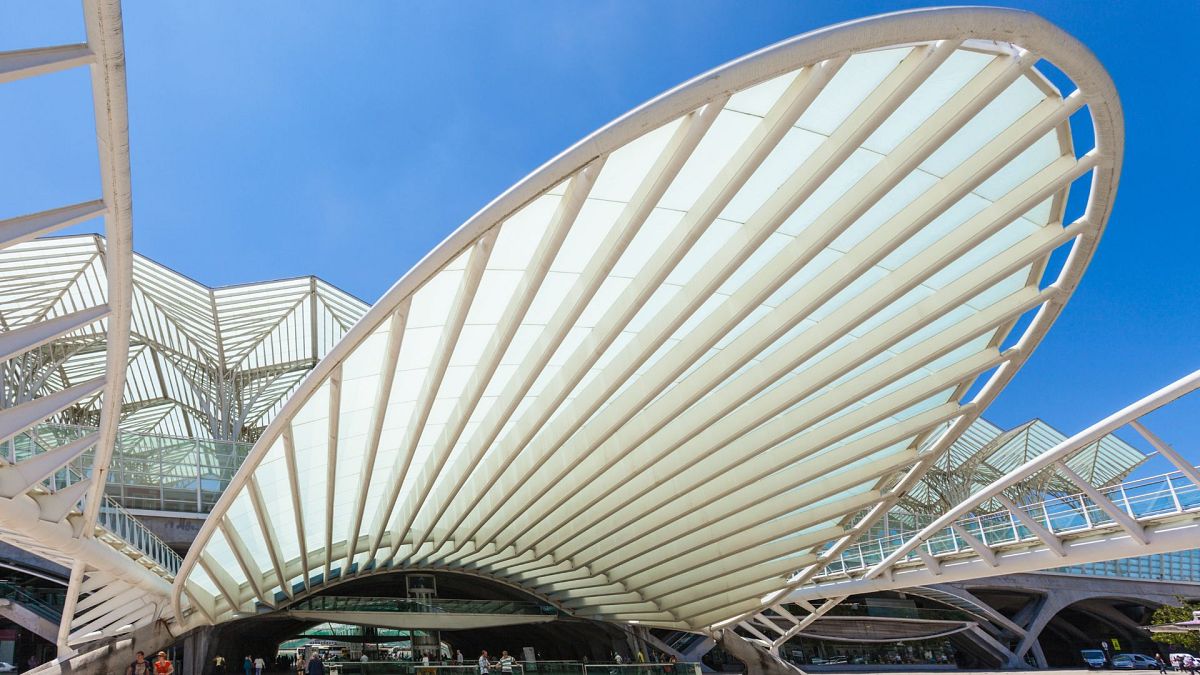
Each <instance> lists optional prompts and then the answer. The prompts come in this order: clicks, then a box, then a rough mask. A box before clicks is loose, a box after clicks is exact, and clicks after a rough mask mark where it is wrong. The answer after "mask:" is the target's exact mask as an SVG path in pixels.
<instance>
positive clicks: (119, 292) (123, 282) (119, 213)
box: [0, 0, 171, 653]
mask: <svg viewBox="0 0 1200 675" xmlns="http://www.w3.org/2000/svg"><path fill="white" fill-rule="evenodd" d="M83 16H84V21H83V23H84V27H85V30H86V34H87V43H86V44H80V45H67V46H63V47H53V48H46V49H33V50H26V51H23V52H8V53H4V54H0V82H8V81H11V80H15V79H19V78H22V77H37V76H40V75H44V74H46V73H51V72H55V71H58V70H62V69H65V68H74V67H79V66H84V65H87V66H88V67H89V68H90V71H91V88H92V94H93V107H94V118H95V130H96V142H97V149H98V159H99V166H100V178H101V198H100V199H98V200H95V201H91V202H86V203H83V204H77V205H72V206H65V207H62V208H58V209H52V210H50V211H45V212H42V213H39V214H32V215H29V216H21V217H16V218H11V219H8V220H5V221H3V222H2V223H0V238H2V241H0V245H2V246H3V247H4V248H9V249H11V248H12V247H14V246H22V245H24V244H23V242H27V241H29V240H30V239H32V238H33V237H35V236H41V235H45V234H48V233H51V232H53V231H56V230H58V229H60V228H62V227H66V226H68V225H72V224H75V223H78V222H82V221H84V220H87V219H89V218H94V217H100V216H102V217H103V219H104V231H105V234H106V238H107V252H106V267H107V276H106V281H105V289H104V290H105V296H104V297H103V298H100V297H96V296H90V299H91V301H92V304H90V305H87V306H84V307H79V308H77V311H75V312H73V313H70V314H65V315H61V316H56V317H51V316H47V315H45V314H41V315H39V316H34V317H32V319H31V320H30V321H29V322H27V323H23V324H21V325H9V324H7V323H6V325H5V326H4V328H5V332H4V333H3V343H4V350H3V351H4V354H5V357H6V358H8V359H14V358H19V357H20V356H22V355H23V354H25V353H28V352H29V351H30V350H33V349H38V348H41V347H43V346H46V345H49V344H52V343H53V341H54V340H56V339H61V338H63V337H64V336H69V335H76V336H77V335H79V334H80V333H81V332H93V331H94V330H95V329H94V328H92V326H93V325H94V324H96V322H99V321H104V324H103V328H102V330H103V334H104V340H105V348H104V353H103V359H102V361H101V362H100V363H99V365H98V367H97V368H96V369H95V372H96V373H97V376H95V377H93V378H92V379H90V380H87V381H85V382H81V383H76V384H75V385H74V386H69V387H66V388H64V389H61V390H58V391H54V392H50V393H47V394H46V395H42V396H39V395H38V394H41V393H44V392H40V391H38V390H36V389H29V390H28V391H26V392H24V395H22V396H20V397H17V398H16V400H15V401H12V403H13V404H14V405H12V407H8V408H7V409H5V410H3V411H0V429H3V436H4V438H5V439H8V438H11V437H12V436H13V435H15V434H17V433H20V432H22V431H24V430H25V429H27V428H29V427H30V426H32V425H34V424H36V423H37V422H40V421H41V420H44V419H46V418H47V417H50V416H53V415H56V414H58V413H60V412H61V411H62V410H64V409H65V408H67V407H69V406H71V405H74V404H77V403H78V402H80V401H82V400H84V399H94V398H96V397H100V398H101V399H102V400H103V402H104V403H105V404H106V405H103V406H102V408H101V409H100V412H99V428H98V430H97V431H96V433H94V434H92V435H90V436H87V437H85V438H84V439H82V440H80V441H77V442H73V443H70V444H67V445H65V446H63V447H60V448H56V449H53V450H51V451H49V452H47V453H44V454H41V455H35V456H33V457H30V458H28V459H26V460H23V461H21V462H20V463H17V464H8V463H6V464H5V465H4V466H2V467H0V485H2V486H3V488H2V489H0V492H2V493H3V494H2V495H0V527H2V528H3V530H2V531H0V538H4V539H7V540H9V541H12V542H14V543H16V544H17V545H18V546H22V547H23V548H26V549H27V550H30V551H32V552H34V553H37V554H40V555H45V556H47V557H48V558H49V559H51V560H56V561H60V562H62V563H63V564H65V565H66V566H68V567H70V568H71V577H70V582H69V586H68V593H67V601H66V606H65V608H64V612H63V620H62V624H61V626H60V628H59V634H58V647H59V650H60V653H68V652H69V651H70V648H71V646H72V645H74V644H78V643H79V642H81V641H86V640H92V639H96V638H103V637H108V636H113V635H116V634H119V633H123V632H128V631H131V630H136V629H138V628H139V627H142V626H146V625H148V624H149V623H150V622H152V621H155V620H158V619H159V618H164V617H165V616H169V615H170V612H171V607H170V604H169V603H168V602H167V600H168V597H169V596H168V590H169V588H170V586H169V584H168V582H167V581H166V580H164V579H163V577H162V576H161V575H160V573H159V572H161V570H159V571H155V570H154V569H153V568H154V565H153V563H150V562H148V559H147V558H145V557H144V556H143V555H142V553H141V552H140V551H138V550H137V549H136V547H134V546H132V545H130V543H129V542H126V541H124V540H122V539H121V538H120V537H119V536H115V535H114V534H113V533H111V532H108V531H107V530H105V529H104V528H103V527H100V526H99V524H98V522H97V518H98V516H99V513H100V509H101V506H102V503H103V501H104V484H105V478H106V475H107V473H108V467H109V462H110V460H111V457H112V450H113V445H114V442H115V439H116V433H117V424H118V421H119V419H120V413H121V406H120V401H121V397H122V393H123V389H124V384H125V369H126V360H127V355H128V350H129V328H130V314H131V312H130V298H131V266H132V256H133V252H132V247H131V240H132V225H131V213H132V200H131V193H130V177H129V134H128V115H127V110H126V91H125V61H124V44H123V35H122V29H121V11H120V5H119V2H117V0H85V2H84V3H83ZM26 297H27V296H26ZM26 297H23V296H22V295H20V294H17V295H14V296H6V297H5V298H3V301H5V302H7V303H9V304H5V306H3V307H0V311H2V312H4V313H5V315H6V316H7V317H9V318H11V317H12V316H13V314H11V313H10V310H11V311H13V312H15V313H16V314H19V313H20V312H21V311H23V309H24V306H23V305H22V303H23V302H24V301H25V300H26ZM80 298H81V299H82V300H83V301H84V302H86V301H87V296H80ZM113 402H116V403H115V404H114V403H113ZM88 449H93V450H94V452H93V459H92V464H91V474H90V476H88V477H86V478H83V479H82V480H80V481H79V482H76V483H74V484H71V485H69V486H68V487H66V488H63V489H60V490H59V491H58V492H54V493H51V492H50V491H49V490H47V489H46V488H45V486H44V485H43V480H45V479H46V478H47V477H48V476H49V475H52V474H53V473H54V472H55V471H57V470H58V469H59V468H61V467H63V466H65V465H66V464H67V463H68V462H70V461H71V460H72V459H74V458H75V457H77V456H78V455H79V454H80V453H82V452H84V451H85V450H88ZM144 565H148V566H144Z"/></svg>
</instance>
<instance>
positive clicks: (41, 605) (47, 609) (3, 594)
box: [0, 581, 62, 623]
mask: <svg viewBox="0 0 1200 675" xmlns="http://www.w3.org/2000/svg"><path fill="white" fill-rule="evenodd" d="M0 598H5V599H8V600H15V601H17V602H18V603H20V604H21V606H23V607H25V608H26V609H28V610H29V611H31V612H33V613H34V614H37V615H38V616H40V617H42V618H43V619H46V620H47V621H53V622H55V623H58V622H59V621H61V620H62V607H55V606H54V605H51V604H50V603H48V602H46V601H44V600H42V599H41V598H39V597H37V596H36V595H33V594H32V593H30V592H29V591H27V590H25V589H24V588H21V587H20V586H17V585H16V584H11V583H8V582H6V581H0Z"/></svg>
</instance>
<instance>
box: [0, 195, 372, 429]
mask: <svg viewBox="0 0 1200 675" xmlns="http://www.w3.org/2000/svg"><path fill="white" fill-rule="evenodd" d="M96 204H99V205H100V206H101V207H102V206H103V203H102V202H89V203H87V204H85V205H83V206H84V207H86V208H80V207H68V208H67V209H65V210H63V209H59V210H55V211H54V212H51V213H55V214H58V215H56V216H55V217H54V218H53V219H52V220H54V222H55V223H59V222H62V223H67V224H70V223H74V222H78V221H79V220H80V219H81V218H84V217H91V216H94V215H96V214H97V213H99V211H97V210H96V209H97V208H98V207H97V206H95V205H96ZM67 216H69V217H67ZM18 220H22V221H25V220H28V218H24V219H18ZM43 220H44V219H43ZM18 229H19V230H20V232H24V231H25V229H24V228H18ZM107 248H108V246H107V245H106V243H105V241H104V239H103V238H102V237H100V236H98V235H74V236H63V237H52V238H41V239H37V240H34V241H20V242H18V243H16V244H15V245H13V246H10V247H8V248H6V249H4V250H0V299H2V298H5V297H9V296H11V297H14V298H19V299H20V306H19V307H17V308H10V309H9V311H6V312H5V313H4V314H3V315H0V326H2V327H3V328H7V329H9V332H8V333H5V334H4V338H0V339H2V340H3V341H0V350H2V351H8V350H7V347H6V346H5V345H6V343H12V342H14V340H20V341H19V342H16V343H15V344H24V343H25V341H26V340H27V338H26V336H27V335H34V334H37V335H39V336H41V340H40V341H39V343H38V344H39V345H45V347H44V349H43V350H42V351H40V352H37V353H35V354H33V355H31V356H36V357H41V358H29V356H26V357H23V358H22V359H19V360H14V361H12V362H11V363H9V364H5V366H4V370H3V371H0V376H3V378H4V380H3V387H0V394H2V395H3V396H4V400H5V401H6V402H7V403H8V404H9V405H13V404H15V403H20V402H22V401H24V400H27V399H29V398H31V397H33V396H35V395H41V396H44V395H46V394H47V393H52V392H54V391H57V390H60V389H66V388H69V387H71V386H73V385H76V384H78V383H80V382H83V381H86V380H88V379H90V378H92V377H94V376H95V374H96V373H98V372H103V370H104V367H105V365H106V364H105V362H104V356H105V352H106V350H107V346H108V342H107V340H106V335H105V332H104V326H101V325H97V324H95V319H96V317H95V316H93V314H94V312H95V307H93V306H96V307H102V308H106V307H107V305H106V304H104V303H106V301H107V291H106V289H107V287H108V272H107V269H108V264H109V263H108V260H107V258H108V253H107V250H106V249H107ZM113 250H114V251H116V248H113ZM131 274H132V276H131V282H130V283H131V293H132V302H131V306H130V308H129V309H130V313H131V321H130V323H131V327H130V341H129V355H128V366H127V368H126V380H125V389H124V395H123V400H122V408H121V420H120V426H121V428H122V429H123V430H124V431H134V432H144V433H158V434H166V435H177V436H185V437H188V438H198V439H208V438H215V439H223V440H245V439H247V438H248V439H250V440H253V438H254V436H255V435H256V434H257V432H258V431H259V430H261V428H262V427H264V426H265V425H266V420H268V419H270V418H271V417H272V416H273V414H274V412H275V411H276V410H278V408H279V407H280V406H281V405H282V402H283V401H284V400H285V399H286V398H287V397H288V395H289V394H290V393H291V391H292V390H293V389H294V388H295V386H296V385H297V384H298V383H299V382H300V380H301V378H303V377H304V375H305V373H307V372H308V371H309V370H310V369H311V368H312V367H313V366H314V365H316V363H317V361H318V360H319V359H320V358H321V357H322V356H324V355H325V353H326V352H327V351H328V350H329V349H330V348H331V347H332V346H333V345H334V344H336V343H337V341H338V340H340V339H341V337H342V336H343V335H345V333H346V331H347V330H349V328H350V326H351V325H353V324H354V323H355V322H356V321H358V319H359V318H360V317H361V316H362V315H363V314H364V313H365V312H366V310H367V305H366V304H365V303H363V302H361V301H359V300H358V299H356V298H354V297H352V296H350V295H348V294H346V293H344V292H342V291H340V290H338V289H337V288H335V287H333V286H331V285H330V284H328V283H326V282H325V281H323V280H321V279H317V278H315V277H300V278H295V279H278V280H273V281H265V282H257V283H248V284H239V285H235V286H225V287H221V288H210V287H208V286H205V285H202V284H200V283H198V282H196V281H193V280H192V279H189V278H187V277H186V276H184V275H182V274H179V273H178V272H175V271H173V270H170V269H168V268H166V267H164V266H163V265H160V264H158V263H156V262H154V261H153V260H150V259H148V258H146V257H144V256H140V255H136V254H134V255H133V260H132V268H131ZM67 325H70V326H72V327H74V328H76V329H77V330H75V331H73V332H70V333H69V334H66V335H64V332H63V331H65V330H66V326H67ZM51 331H57V332H51ZM23 351H26V352H28V349H25V350H23ZM100 400H101V397H100V395H99V393H96V394H94V395H92V396H88V397H84V398H82V399H81V400H80V401H79V403H78V404H76V405H75V406H73V407H72V408H71V409H70V410H69V411H67V412H66V413H64V415H63V416H64V417H65V419H63V420H62V421H64V422H68V423H73V424H81V425H85V426H95V425H96V424H97V422H98V415H99V410H100V408H101V405H100Z"/></svg>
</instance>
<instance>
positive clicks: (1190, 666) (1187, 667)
mask: <svg viewBox="0 0 1200 675" xmlns="http://www.w3.org/2000/svg"><path fill="white" fill-rule="evenodd" d="M1154 660H1155V661H1158V672H1160V673H1166V672H1167V664H1166V662H1165V661H1163V657H1162V654H1155V655H1154ZM1171 665H1172V666H1174V667H1175V670H1178V671H1182V672H1186V673H1189V675H1196V671H1197V670H1198V669H1200V659H1197V658H1196V657H1194V656H1192V655H1191V654H1172V655H1171Z"/></svg>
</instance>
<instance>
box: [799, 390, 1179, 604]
mask: <svg viewBox="0 0 1200 675" xmlns="http://www.w3.org/2000/svg"><path fill="white" fill-rule="evenodd" d="M1197 388H1200V371H1197V372H1195V373H1192V374H1191V375H1188V376H1187V377H1185V378H1183V379H1181V380H1179V381H1177V382H1175V383H1173V384H1171V385H1169V386H1167V387H1165V388H1163V389H1162V390H1160V391H1158V392H1155V393H1154V394H1152V395H1150V396H1148V397H1146V398H1145V399H1142V400H1141V401H1138V402H1137V403H1135V404H1133V405H1131V406H1129V407H1128V408H1126V409H1124V410H1122V411H1120V412H1118V413H1116V414H1114V415H1112V416H1111V417H1109V418H1107V419H1105V420H1103V421H1102V422H1099V423H1097V424H1096V425H1093V426H1092V427H1090V428H1088V429H1086V430H1084V431H1082V432H1080V433H1079V434H1077V435H1075V436H1073V437H1072V438H1069V439H1067V440H1066V441H1064V442H1062V443H1060V444H1059V445H1057V446H1055V447H1054V448H1052V449H1051V450H1049V451H1047V452H1045V453H1043V454H1041V455H1039V456H1037V457H1035V458H1034V459H1032V460H1030V461H1029V462H1026V463H1025V464H1024V465H1022V466H1021V467H1019V468H1018V469H1016V470H1014V471H1013V472H1011V473H1009V474H1008V475H1006V476H1004V477H1003V478H1001V479H999V480H997V481H995V482H994V483H992V484H991V485H989V486H987V487H986V488H984V489H983V490H981V491H980V492H978V493H976V494H975V495H974V496H973V497H972V498H971V499H970V500H968V501H967V502H964V503H963V504H960V505H959V506H958V507H957V508H955V509H953V510H951V511H950V512H949V513H947V514H945V515H944V516H942V517H940V518H938V519H937V520H935V521H934V522H933V523H932V524H930V525H929V526H927V527H926V528H924V529H923V530H921V531H920V532H919V533H917V534H916V535H915V536H912V537H909V538H907V539H903V538H899V537H887V538H883V539H877V540H874V541H868V542H860V543H857V544H855V545H853V546H850V547H847V548H846V549H844V550H843V551H841V552H839V554H838V555H837V557H836V558H834V559H831V560H829V562H828V563H827V564H826V565H824V566H822V568H821V569H820V571H819V572H817V573H816V574H814V575H813V576H812V577H811V581H810V582H809V583H807V584H805V585H803V586H801V587H799V588H797V589H796V590H795V591H793V592H792V593H791V594H789V596H788V597H789V599H791V600H793V601H797V600H812V599H814V598H828V597H834V596H842V595H849V594H855V593H862V592H867V591H877V590H893V589H899V588H907V587H912V586H924V585H928V584H934V583H941V582H949V581H961V580H965V579H976V578H982V577H989V576H998V575H1001V574H1011V573H1014V572H1031V571H1038V570H1048V569H1053V568H1056V567H1062V566H1064V565H1072V564H1080V563H1087V562H1096V561H1101V560H1110V559H1113V558H1126V557H1133V556H1137V555H1146V554H1151V553H1169V552H1173V551H1182V550H1187V549H1192V548H1195V547H1196V542H1197V541H1200V470H1198V469H1197V468H1196V467H1195V466H1193V465H1192V464H1191V463H1190V462H1188V461H1187V460H1186V459H1185V458H1184V457H1183V456H1182V455H1180V454H1179V453H1178V452H1177V451H1176V450H1175V449H1174V448H1172V447H1171V446H1170V445H1168V444H1167V443H1166V442H1165V441H1163V440H1162V439H1161V438H1159V437H1158V436H1157V435H1155V434H1154V433H1153V432H1151V431H1150V430H1149V429H1148V428H1146V426H1145V425H1144V424H1143V423H1142V422H1140V421H1139V420H1140V418H1141V417H1143V416H1145V415H1146V414H1148V413H1149V412H1152V411H1153V410H1156V409H1158V408H1159V407H1161V406H1163V405H1165V404H1167V403H1169V402H1172V401H1174V400H1176V399H1178V398H1179V397H1181V396H1184V395H1186V394H1188V393H1191V392H1192V391H1194V390H1195V389H1197ZM1125 426H1129V427H1130V428H1131V429H1132V430H1134V431H1135V432H1136V433H1138V434H1141V435H1142V436H1143V437H1144V438H1145V439H1146V441H1147V442H1148V443H1149V444H1150V445H1151V446H1153V447H1154V449H1155V450H1156V451H1158V453H1159V454H1160V455H1161V456H1162V457H1163V458H1164V459H1166V460H1167V461H1169V462H1171V463H1172V464H1174V465H1175V466H1176V467H1177V468H1178V471H1175V472H1172V473H1168V474H1163V475H1160V476H1154V477H1150V478H1143V479H1138V480H1133V481H1127V482H1125V483H1121V484H1119V485H1114V486H1105V487H1096V486H1093V485H1091V484H1090V483H1088V482H1087V481H1086V480H1084V479H1083V478H1082V477H1080V476H1079V475H1078V474H1077V473H1076V472H1074V471H1073V470H1071V469H1070V468H1069V467H1068V466H1067V464H1066V463H1065V460H1066V459H1067V458H1069V457H1070V456H1071V455H1072V454H1073V453H1075V452H1077V451H1078V450H1080V449H1081V448H1082V447H1084V446H1086V445H1087V444H1089V443H1091V442H1093V441H1094V440H1095V438H1097V437H1100V436H1102V435H1104V434H1108V433H1112V432H1114V431H1116V430H1117V429H1120V428H1122V427H1125ZM1043 471H1050V472H1057V473H1058V474H1060V475H1062V476H1063V477H1065V478H1066V479H1067V480H1069V481H1071V483H1073V484H1074V485H1075V486H1076V487H1077V488H1078V490H1079V491H1078V492H1076V493H1074V494H1068V495H1061V496H1057V497H1052V498H1050V499H1047V500H1045V501H1042V502H1038V503H1034V504H1022V505H1018V504H1015V503H1014V502H1013V501H1012V500H1011V499H1010V498H1009V497H1007V496H1006V495H1005V490H1006V489H1008V488H1009V487H1012V486H1013V485H1015V484H1017V483H1019V482H1020V481H1022V480H1025V479H1027V478H1029V477H1030V476H1032V475H1035V474H1038V473H1039V472H1043ZM981 510H982V511H985V512H986V513H985V515H974V514H976V513H978V512H979V511H981Z"/></svg>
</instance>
